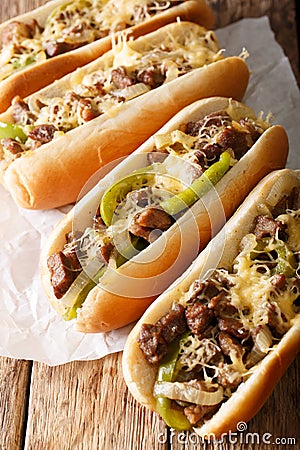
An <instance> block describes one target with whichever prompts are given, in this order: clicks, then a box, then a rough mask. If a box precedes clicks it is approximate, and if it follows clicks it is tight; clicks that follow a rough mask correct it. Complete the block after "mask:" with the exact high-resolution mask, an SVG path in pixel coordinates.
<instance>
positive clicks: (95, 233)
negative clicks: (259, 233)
mask: <svg viewBox="0 0 300 450" xmlns="http://www.w3.org/2000/svg"><path fill="white" fill-rule="evenodd" d="M287 151H288V140H287V136H286V133H285V131H284V129H283V128H282V127H281V126H279V125H275V126H270V123H269V122H268V120H267V119H264V118H263V117H262V116H261V115H259V116H258V117H257V116H256V115H255V113H254V111H253V110H252V109H250V108H248V107H247V106H245V105H244V104H242V103H239V102H237V101H234V100H232V99H228V98H220V97H214V98H209V99H203V100H199V101H198V102H195V103H193V104H192V105H189V106H187V107H186V108H184V109H183V110H182V111H180V112H179V113H178V114H177V115H175V116H174V117H173V118H172V119H171V120H170V121H169V122H168V123H167V124H166V125H165V126H164V127H163V128H161V130H160V131H159V132H158V133H156V134H155V135H154V136H152V137H151V138H149V140H148V141H146V142H145V143H144V144H143V145H142V146H141V147H140V148H139V149H138V150H137V151H136V152H134V153H133V154H132V155H130V156H129V157H128V158H126V159H125V160H124V161H123V162H121V163H120V164H119V165H118V166H117V167H115V169H113V170H112V171H111V172H110V173H109V174H108V175H106V176H105V177H104V178H103V179H102V180H101V181H100V182H99V183H98V185H96V186H95V187H94V188H93V189H92V190H91V191H90V192H89V193H88V194H87V195H86V196H85V197H83V198H82V200H81V201H79V203H78V204H77V205H76V207H74V208H73V209H72V210H71V211H70V212H69V213H68V214H67V215H66V216H65V218H64V219H63V220H62V221H61V222H60V223H59V224H58V225H57V227H56V229H55V230H54V231H53V233H52V235H51V236H50V238H49V241H48V242H47V244H46V245H45V247H44V249H43V255H42V257H41V270H42V281H43V285H44V288H45V292H46V294H47V296H48V298H49V301H50V302H51V304H52V305H53V306H54V308H55V309H56V310H57V311H58V312H59V314H61V315H62V316H63V317H64V318H65V319H66V320H68V319H74V320H75V323H76V327H77V329H78V330H79V331H82V332H101V331H109V330H112V329H115V328H119V327H121V326H123V325H126V324H128V323H130V322H132V321H134V320H136V319H138V318H139V317H140V316H141V314H142V313H143V312H144V311H145V309H146V307H147V306H148V305H149V304H150V303H151V302H152V301H153V300H154V299H155V298H156V297H157V296H158V295H159V294H160V293H161V292H162V291H163V290H165V289H166V288H167V287H168V286H169V285H170V284H171V283H172V282H173V281H174V280H175V279H176V278H178V276H180V274H181V273H182V272H183V271H184V270H185V269H186V268H187V267H188V266H189V265H190V263H191V261H192V260H193V259H194V258H195V257H196V256H197V254H198V252H199V249H202V248H203V247H204V246H205V245H206V244H207V243H208V241H209V240H210V238H211V236H212V235H214V234H216V232H217V231H218V230H219V229H220V227H221V226H222V225H223V223H224V221H225V220H226V218H228V217H230V216H231V215H232V214H233V212H234V211H235V209H236V208H237V207H238V205H239V204H240V203H241V202H242V200H243V199H244V197H245V196H246V195H247V194H248V193H249V191H250V190H251V189H252V188H253V187H254V186H255V184H256V183H257V182H258V181H259V180H260V179H261V178H262V177H263V176H264V175H266V174H267V173H269V172H270V171H271V170H273V169H275V168H280V167H284V165H285V162H286V158H287Z"/></svg>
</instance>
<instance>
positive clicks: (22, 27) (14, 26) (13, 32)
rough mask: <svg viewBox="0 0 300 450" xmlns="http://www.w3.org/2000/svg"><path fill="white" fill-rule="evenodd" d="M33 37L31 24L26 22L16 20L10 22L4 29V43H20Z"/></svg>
mask: <svg viewBox="0 0 300 450" xmlns="http://www.w3.org/2000/svg"><path fill="white" fill-rule="evenodd" d="M31 37H32V30H31V28H30V26H28V25H27V24H25V23H22V22H18V21H17V20H14V21H12V22H10V23H9V24H8V25H6V27H5V28H4V30H3V31H2V43H3V45H9V44H12V43H14V44H18V43H21V42H22V41H23V40H24V39H28V38H31Z"/></svg>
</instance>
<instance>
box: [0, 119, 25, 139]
mask: <svg viewBox="0 0 300 450" xmlns="http://www.w3.org/2000/svg"><path fill="white" fill-rule="evenodd" d="M5 138H11V139H19V141H20V142H23V143H24V142H25V141H26V139H27V136H26V134H25V133H24V131H23V130H22V128H21V127H20V126H18V125H16V124H14V123H5V122H0V139H5Z"/></svg>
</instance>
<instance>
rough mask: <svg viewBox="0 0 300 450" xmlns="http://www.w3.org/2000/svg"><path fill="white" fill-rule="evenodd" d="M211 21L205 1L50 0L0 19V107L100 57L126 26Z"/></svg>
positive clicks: (141, 29)
mask: <svg viewBox="0 0 300 450" xmlns="http://www.w3.org/2000/svg"><path fill="white" fill-rule="evenodd" d="M178 18H181V19H182V20H190V21H193V22H197V23H199V24H201V25H203V26H205V27H207V28H211V27H212V25H213V14H212V11H211V10H210V9H209V7H208V6H207V4H206V3H205V1H202V0H199V1H198V0H197V1H194V0H188V1H179V2H178V1H176V2H174V1H169V2H165V1H160V0H159V1H157V2H155V3H154V2H150V1H147V0H126V1H125V0H116V1H115V0H114V1H111V0H73V1H69V0H54V1H48V2H45V4H44V5H42V6H40V7H38V8H36V9H34V10H32V11H29V12H27V13H25V14H22V15H19V16H17V17H14V18H12V19H9V20H7V21H6V22H4V23H2V24H1V25H0V45H1V49H0V87H1V89H0V112H3V111H5V110H6V109H7V108H8V107H9V105H10V102H11V100H12V99H13V98H14V97H15V95H20V96H21V97H26V96H28V95H29V94H32V93H33V92H36V91H38V90H39V89H41V88H43V87H44V86H47V85H48V84H50V83H52V82H53V81H55V80H56V79H58V78H61V77H62V76H64V75H66V74H67V73H69V72H71V71H73V70H75V69H76V68H77V67H81V66H83V65H85V64H87V63H89V62H90V61H92V60H94V59H95V58H97V57H99V56H100V55H102V54H103V53H105V52H106V51H107V50H109V49H110V48H111V37H112V35H113V34H116V33H118V32H120V31H122V30H125V29H126V32H127V33H128V36H129V35H130V36H133V37H138V36H140V35H142V34H147V33H149V32H151V31H154V30H155V29H157V28H159V27H161V26H163V25H166V24H168V23H170V22H174V21H175V20H176V19H178Z"/></svg>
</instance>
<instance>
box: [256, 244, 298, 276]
mask: <svg viewBox="0 0 300 450" xmlns="http://www.w3.org/2000/svg"><path fill="white" fill-rule="evenodd" d="M271 240H272V238H263V239H261V240H259V241H258V244H257V246H256V248H255V250H258V251H261V252H263V253H269V252H271V251H275V252H276V253H277V256H278V262H277V264H276V266H275V267H274V268H273V269H272V270H271V273H272V275H275V274H278V273H283V274H284V275H285V276H286V277H287V278H291V277H293V276H294V275H295V273H296V268H297V261H296V258H295V255H294V253H293V252H292V250H291V249H290V248H289V246H288V244H287V243H286V242H284V241H281V240H279V239H278V240H276V245H275V246H274V245H271ZM252 259H255V257H254V256H253V257H252Z"/></svg>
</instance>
